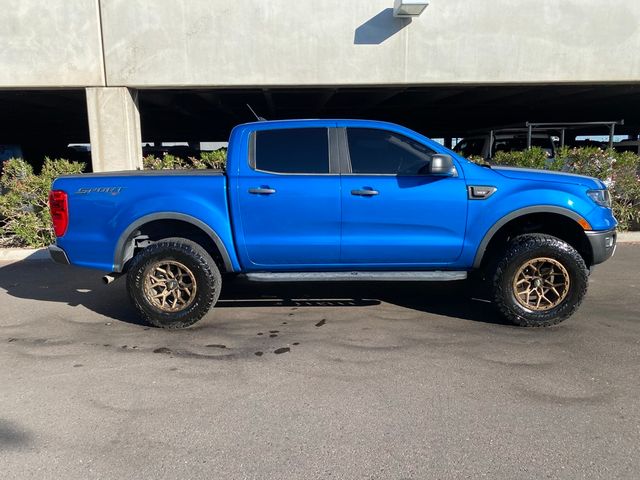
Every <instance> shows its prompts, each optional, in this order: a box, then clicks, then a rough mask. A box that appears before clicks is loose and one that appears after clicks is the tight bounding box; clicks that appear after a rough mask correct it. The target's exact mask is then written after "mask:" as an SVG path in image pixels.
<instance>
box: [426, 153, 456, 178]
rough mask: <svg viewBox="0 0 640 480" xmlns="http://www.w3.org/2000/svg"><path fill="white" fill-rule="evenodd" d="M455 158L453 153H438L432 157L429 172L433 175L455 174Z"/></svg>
mask: <svg viewBox="0 0 640 480" xmlns="http://www.w3.org/2000/svg"><path fill="white" fill-rule="evenodd" d="M453 172H454V167H453V159H452V158H451V155H445V154H441V153H437V154H435V155H433V156H432V157H431V164H430V165H429V173H430V174H431V175H453Z"/></svg>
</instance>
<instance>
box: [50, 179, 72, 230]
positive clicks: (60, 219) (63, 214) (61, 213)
mask: <svg viewBox="0 0 640 480" xmlns="http://www.w3.org/2000/svg"><path fill="white" fill-rule="evenodd" d="M49 209H50V210H51V220H52V221H53V231H54V232H56V237H61V236H63V235H64V234H65V232H66V231H67V226H68V225H69V203H68V201H67V192H63V191H62V190H51V191H50V192H49Z"/></svg>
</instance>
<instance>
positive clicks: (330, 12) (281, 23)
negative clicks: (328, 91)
mask: <svg viewBox="0 0 640 480" xmlns="http://www.w3.org/2000/svg"><path fill="white" fill-rule="evenodd" d="M102 5H103V19H104V24H105V29H104V35H105V54H106V60H107V80H108V83H109V84H118V85H120V84H122V85H134V86H140V87H146V86H166V85H188V86H197V85H224V86H232V85H282V84H286V85H317V84H390V83H391V84H395V83H400V84H402V83H417V84H426V83H460V82H465V83H494V82H500V83H511V82H581V81H584V82H600V81H634V80H636V81H637V80H640V55H638V51H640V28H639V25H640V2H639V1H638V0H611V1H607V2H603V1H602V0H483V1H478V0H431V4H430V5H429V6H428V7H427V9H426V10H425V11H424V12H423V14H422V15H421V16H420V17H418V18H416V19H414V20H413V21H412V22H411V23H410V24H408V22H407V21H406V20H400V19H394V18H393V17H392V14H391V8H390V7H392V6H393V1H392V0H323V1H321V2H318V1H310V0H305V1H301V0H268V1H260V0H237V1H228V0H217V1H211V0H182V1H179V0H178V1H177V0H102Z"/></svg>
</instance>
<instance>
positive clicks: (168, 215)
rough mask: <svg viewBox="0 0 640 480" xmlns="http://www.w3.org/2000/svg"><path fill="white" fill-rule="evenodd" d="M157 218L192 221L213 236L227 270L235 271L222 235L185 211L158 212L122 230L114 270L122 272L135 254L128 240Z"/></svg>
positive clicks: (116, 250)
mask: <svg viewBox="0 0 640 480" xmlns="http://www.w3.org/2000/svg"><path fill="white" fill-rule="evenodd" d="M157 220H181V221H183V222H186V223H190V224H191V225H193V226H195V227H198V228H199V229H200V230H202V231H203V232H205V233H206V234H207V235H208V236H209V237H210V238H211V240H212V241H213V243H215V245H216V247H217V248H218V250H219V252H220V256H221V257H222V262H223V263H224V268H225V270H226V271H227V272H232V271H233V264H232V263H231V258H230V257H229V253H228V252H227V248H226V247H225V245H224V243H223V242H222V240H221V239H220V236H219V235H218V234H217V233H216V232H215V231H214V230H213V229H212V228H211V227H209V225H207V224H206V223H204V222H203V221H202V220H199V219H197V218H195V217H192V216H191V215H186V214H184V213H176V212H157V213H151V214H149V215H145V216H143V217H140V218H138V219H137V220H135V221H134V222H133V223H131V224H130V225H129V226H128V227H127V228H126V229H125V231H124V232H122V234H121V235H120V237H119V238H118V243H117V244H116V249H115V253H114V257H113V271H114V272H122V270H123V268H124V265H125V263H126V261H127V260H128V259H129V258H130V257H129V255H130V254H133V252H132V251H131V249H130V246H129V245H128V244H127V241H128V240H129V239H130V237H131V236H132V235H133V233H134V232H135V231H136V230H137V229H139V228H140V227H141V226H143V225H144V224H146V223H149V222H153V221H157Z"/></svg>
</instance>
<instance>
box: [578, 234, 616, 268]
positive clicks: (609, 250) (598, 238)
mask: <svg viewBox="0 0 640 480" xmlns="http://www.w3.org/2000/svg"><path fill="white" fill-rule="evenodd" d="M585 233H586V234H587V238H588V239H589V243H590V244H591V251H592V254H593V263H592V265H597V264H599V263H602V262H604V261H606V260H608V259H609V258H611V257H612V256H613V254H614V253H615V251H616V243H617V237H618V232H617V231H616V229H615V228H613V229H611V230H605V231H590V232H585ZM611 237H613V241H612V243H611V246H609V247H607V245H606V239H607V238H611Z"/></svg>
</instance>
